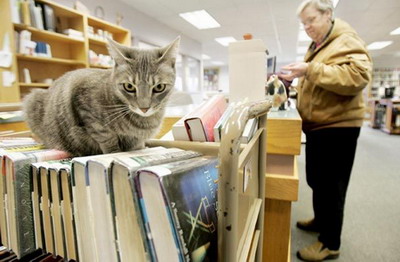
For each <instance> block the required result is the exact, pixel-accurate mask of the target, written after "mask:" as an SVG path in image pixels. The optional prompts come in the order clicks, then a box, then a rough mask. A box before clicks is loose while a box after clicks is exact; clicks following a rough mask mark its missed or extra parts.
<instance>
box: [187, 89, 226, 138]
mask: <svg viewBox="0 0 400 262" xmlns="http://www.w3.org/2000/svg"><path fill="white" fill-rule="evenodd" d="M226 108H227V103H226V99H225V96H223V95H215V96H213V97H211V98H210V99H209V100H207V101H205V102H204V103H202V104H201V105H200V106H199V108H197V109H196V110H195V111H193V112H191V113H190V114H189V115H186V116H185V120H184V123H185V127H186V131H187V133H188V135H189V138H190V140H191V141H200V142H205V141H209V142H214V126H215V124H216V123H217V122H218V120H219V119H220V118H221V116H222V114H223V113H224V111H225V109H226Z"/></svg>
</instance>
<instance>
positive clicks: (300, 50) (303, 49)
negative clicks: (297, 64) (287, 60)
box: [297, 46, 308, 55]
mask: <svg viewBox="0 0 400 262" xmlns="http://www.w3.org/2000/svg"><path fill="white" fill-rule="evenodd" d="M307 50H308V46H298V47H297V54H298V55H304V54H305V53H307Z"/></svg>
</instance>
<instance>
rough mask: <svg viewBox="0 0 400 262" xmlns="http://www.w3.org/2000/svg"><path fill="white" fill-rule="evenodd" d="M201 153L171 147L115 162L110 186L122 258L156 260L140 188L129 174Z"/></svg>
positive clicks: (122, 158) (132, 174)
mask: <svg viewBox="0 0 400 262" xmlns="http://www.w3.org/2000/svg"><path fill="white" fill-rule="evenodd" d="M197 156H200V153H197V152H194V151H185V150H181V149H176V148H170V149H166V150H163V151H162V152H159V153H155V154H151V155H142V156H130V157H129V156H120V157H116V159H115V160H114V161H113V163H112V167H111V173H110V174H111V176H110V179H111V182H110V185H111V195H112V201H113V202H114V203H113V207H114V217H115V228H116V230H117V236H118V239H117V242H118V243H119V247H118V249H119V251H120V256H121V261H130V258H132V257H133V256H135V257H136V258H137V259H138V260H140V261H144V260H150V258H151V259H152V260H156V256H155V253H154V251H153V250H151V249H150V247H149V246H148V245H147V240H146V235H145V231H144V227H143V222H142V220H141V218H140V210H139V203H138V198H137V195H136V191H135V190H133V189H132V187H131V186H130V183H129V180H128V177H129V176H135V171H136V170H137V169H138V168H140V167H143V166H149V165H154V164H162V163H168V162H172V161H178V160H183V159H189V158H193V157H197Z"/></svg>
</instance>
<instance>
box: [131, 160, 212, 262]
mask: <svg viewBox="0 0 400 262" xmlns="http://www.w3.org/2000/svg"><path fill="white" fill-rule="evenodd" d="M217 164H218V160H217V158H216V157H197V158H193V159H189V160H183V161H178V162H173V163H168V164H164V165H158V166H151V167H147V168H141V169H139V170H138V171H137V176H136V177H131V178H130V180H131V183H132V186H135V187H136V189H137V192H138V197H139V203H140V208H141V211H142V218H143V220H144V225H145V229H146V232H147V236H148V241H149V245H151V246H152V247H153V248H154V251H155V254H156V256H157V259H160V258H162V259H167V258H168V259H167V260H169V259H171V260H169V261H178V260H181V259H182V257H183V259H184V260H185V261H190V260H193V261H216V260H217V259H218V256H217V249H218V245H217V239H218V238H217V179H218V170H217Z"/></svg>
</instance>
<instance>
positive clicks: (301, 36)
mask: <svg viewBox="0 0 400 262" xmlns="http://www.w3.org/2000/svg"><path fill="white" fill-rule="evenodd" d="M297 41H299V42H309V41H311V38H310V37H309V36H308V35H307V33H306V31H304V30H300V31H299V35H298V36H297Z"/></svg>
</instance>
